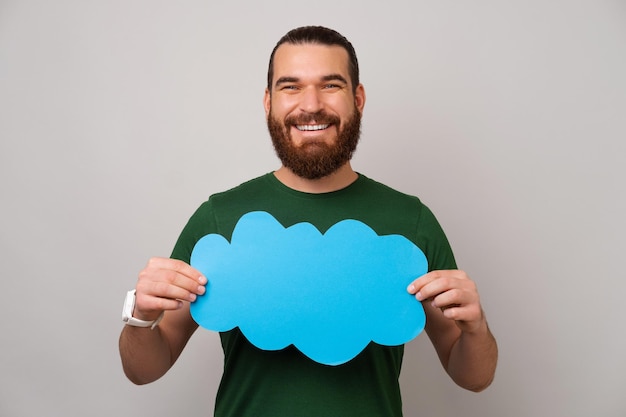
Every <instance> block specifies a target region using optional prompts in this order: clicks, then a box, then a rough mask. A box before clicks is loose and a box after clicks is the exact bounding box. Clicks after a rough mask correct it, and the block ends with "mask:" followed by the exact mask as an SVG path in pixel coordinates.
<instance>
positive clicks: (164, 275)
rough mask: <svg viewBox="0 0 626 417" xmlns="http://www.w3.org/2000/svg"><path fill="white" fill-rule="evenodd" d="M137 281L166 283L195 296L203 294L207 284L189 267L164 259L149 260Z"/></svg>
mask: <svg viewBox="0 0 626 417" xmlns="http://www.w3.org/2000/svg"><path fill="white" fill-rule="evenodd" d="M139 281H140V282H167V283H169V284H171V285H174V286H177V287H180V288H183V289H185V290H187V291H189V292H190V293H195V294H203V293H204V285H205V284H206V283H207V279H206V278H205V277H204V276H203V275H202V274H201V273H200V272H199V271H198V270H196V269H194V268H192V267H191V266H190V265H188V264H186V263H184V262H182V261H178V260H175V259H164V258H153V259H151V260H150V261H149V262H148V265H147V266H146V268H144V270H143V271H141V273H140V274H139ZM163 295H166V294H163Z"/></svg>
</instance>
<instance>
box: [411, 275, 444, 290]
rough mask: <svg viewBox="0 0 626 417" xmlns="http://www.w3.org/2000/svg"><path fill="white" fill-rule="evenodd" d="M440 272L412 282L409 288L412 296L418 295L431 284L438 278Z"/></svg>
mask: <svg viewBox="0 0 626 417" xmlns="http://www.w3.org/2000/svg"><path fill="white" fill-rule="evenodd" d="M439 272H440V271H431V272H428V273H427V274H424V275H422V276H421V277H419V278H418V279H416V280H415V281H413V282H411V283H410V284H409V286H408V287H407V291H408V292H409V293H410V294H417V293H418V292H419V291H420V290H421V289H422V287H423V286H424V285H426V284H429V283H431V282H433V281H434V280H436V279H437V278H438V273H439Z"/></svg>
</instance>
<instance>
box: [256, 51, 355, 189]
mask: <svg viewBox="0 0 626 417" xmlns="http://www.w3.org/2000/svg"><path fill="white" fill-rule="evenodd" d="M271 89H272V90H271V93H270V91H266V92H265V100H264V104H265V111H266V116H267V125H268V129H269V132H270V136H271V137H272V142H273V144H274V148H275V150H276V154H277V155H278V157H279V158H280V160H281V162H282V163H283V165H284V166H285V167H287V168H289V169H290V170H291V171H293V172H294V173H295V174H296V175H298V176H300V177H302V178H306V179H318V178H322V177H325V176H327V175H329V174H332V173H333V172H335V171H336V170H337V169H338V168H340V167H341V166H343V165H344V164H345V163H346V162H348V161H349V160H350V158H351V157H352V154H353V153H354V150H355V149H356V145H357V143H358V140H359V134H360V127H361V113H362V110H363V106H364V104H365V93H364V90H363V86H361V85H359V86H357V88H356V93H353V88H352V84H351V80H350V76H349V73H348V53H347V52H346V51H345V50H344V49H343V48H341V47H339V46H326V45H317V44H304V45H292V44H283V45H281V46H280V47H279V48H278V49H277V50H276V53H275V55H274V79H273V80H272V85H271Z"/></svg>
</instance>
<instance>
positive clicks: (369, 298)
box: [191, 211, 428, 365]
mask: <svg viewBox="0 0 626 417" xmlns="http://www.w3.org/2000/svg"><path fill="white" fill-rule="evenodd" d="M191 265H192V266H193V267H195V268H196V269H198V270H199V271H201V272H202V273H203V274H204V275H205V276H206V277H207V279H208V281H209V282H208V284H207V287H206V288H207V291H206V293H205V294H204V295H203V296H200V297H198V299H197V300H196V301H195V302H194V303H192V304H191V314H192V316H193V318H194V320H195V321H196V322H197V323H198V324H199V325H200V326H202V327H204V328H206V329H209V330H214V331H228V330H231V329H233V328H234V327H237V326H238V327H239V328H240V329H241V331H242V333H243V334H244V335H245V336H246V338H247V339H248V340H249V341H250V342H251V343H252V344H254V345H255V346H257V347H258V348H260V349H264V350H279V349H283V348H285V347H287V346H289V345H292V344H293V345H295V347H296V348H298V349H299V350H300V351H301V352H302V353H304V354H305V355H307V356H308V357H309V358H311V359H313V360H315V361H317V362H319V363H322V364H326V365H339V364H342V363H345V362H347V361H349V360H350V359H352V358H354V357H355V356H357V355H358V354H359V353H360V352H361V351H362V350H363V349H364V348H365V347H366V346H367V345H368V344H369V343H370V341H373V342H376V343H378V344H380V345H386V346H396V345H401V344H403V343H406V342H408V341H409V340H411V339H413V338H414V337H416V336H417V335H418V334H419V333H420V332H421V331H422V330H423V329H424V325H425V322H426V317H425V314H424V310H423V308H422V304H421V303H420V302H419V301H417V300H416V299H415V297H414V296H412V295H410V294H409V293H408V292H407V291H406V287H407V286H408V285H409V283H411V282H412V281H413V280H414V279H416V278H418V277H420V276H421V275H423V274H425V273H426V272H427V270H428V265H427V260H426V256H425V255H424V253H423V252H422V251H421V250H420V249H419V248H418V247H417V246H415V245H414V244H413V243H412V242H411V241H409V240H408V239H406V238H405V237H403V236H400V235H386V236H378V235H377V234H376V232H374V231H373V230H372V229H371V228H370V227H369V226H367V225H366V224H364V223H362V222H360V221H357V220H343V221H341V222H339V223H337V224H335V225H333V226H332V227H331V228H330V229H328V231H326V233H324V234H322V233H320V231H319V230H318V229H316V228H315V226H313V225H312V224H310V223H298V224H295V225H293V226H291V227H288V228H285V227H283V226H282V225H281V224H280V223H279V222H278V221H277V220H276V219H275V218H274V217H273V216H272V215H271V214H269V213H266V212H262V211H256V212H250V213H247V214H245V215H244V216H242V217H241V219H239V221H238V223H237V225H236V226H235V229H234V231H233V235H232V239H231V242H230V243H229V242H228V241H227V240H226V239H225V238H224V237H222V236H221V235H217V234H210V235H206V236H204V237H203V238H202V239H200V240H199V241H198V243H197V244H196V246H195V247H194V249H193V252H192V255H191Z"/></svg>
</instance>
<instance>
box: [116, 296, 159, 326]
mask: <svg viewBox="0 0 626 417" xmlns="http://www.w3.org/2000/svg"><path fill="white" fill-rule="evenodd" d="M134 310H135V290H130V291H128V292H127V293H126V299H125V300H124V309H123V310H122V321H123V322H124V323H126V324H127V325H129V326H136V327H150V328H151V329H152V330H154V328H155V327H157V326H158V325H159V322H160V321H161V319H162V318H163V315H164V314H165V311H163V312H162V313H161V315H160V316H159V317H157V318H156V320H139V319H136V318H134V317H133V311H134Z"/></svg>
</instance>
